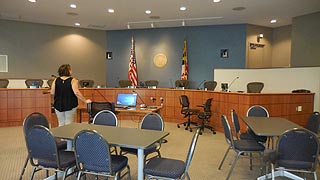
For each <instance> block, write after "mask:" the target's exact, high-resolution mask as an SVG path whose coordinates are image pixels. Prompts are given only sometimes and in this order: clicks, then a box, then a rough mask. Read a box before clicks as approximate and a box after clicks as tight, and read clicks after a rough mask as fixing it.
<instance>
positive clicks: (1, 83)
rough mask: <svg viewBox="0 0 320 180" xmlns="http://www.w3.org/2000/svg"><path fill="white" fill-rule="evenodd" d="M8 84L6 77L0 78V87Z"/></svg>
mask: <svg viewBox="0 0 320 180" xmlns="http://www.w3.org/2000/svg"><path fill="white" fill-rule="evenodd" d="M8 85H9V80H8V79H0V88H7V87H8Z"/></svg>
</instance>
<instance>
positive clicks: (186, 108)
mask: <svg viewBox="0 0 320 180" xmlns="http://www.w3.org/2000/svg"><path fill="white" fill-rule="evenodd" d="M179 102H180V105H181V114H183V115H184V117H183V118H187V121H185V122H183V123H179V124H177V127H178V128H180V125H182V124H183V125H184V126H186V127H185V130H188V129H189V128H190V124H195V125H197V123H196V122H192V121H191V116H192V115H198V114H199V112H200V110H199V109H190V103H189V98H188V96H186V95H181V96H179ZM190 130H191V129H190ZM191 132H192V130H191Z"/></svg>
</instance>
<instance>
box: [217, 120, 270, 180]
mask: <svg viewBox="0 0 320 180" xmlns="http://www.w3.org/2000/svg"><path fill="white" fill-rule="evenodd" d="M221 121H222V126H223V130H224V135H225V138H226V141H227V143H228V144H229V147H228V149H227V152H226V153H225V155H224V157H223V159H222V161H221V163H220V165H219V168H218V169H219V170H220V169H221V167H222V165H223V163H224V161H225V159H226V157H227V155H228V153H229V151H230V149H232V150H233V151H234V152H235V156H234V158H233V159H234V160H233V161H232V162H233V163H232V166H231V169H230V171H229V173H228V175H227V178H226V179H227V180H228V179H229V178H230V176H231V174H232V171H233V169H234V167H235V165H236V163H237V161H238V159H239V157H240V155H242V154H245V153H249V154H250V156H249V158H250V170H252V159H253V157H252V153H258V154H259V156H260V163H261V164H260V165H261V170H262V166H263V153H264V150H265V147H264V146H263V145H262V144H260V143H258V142H256V141H253V140H245V139H239V140H234V139H233V136H232V133H231V128H230V125H229V123H228V120H227V117H226V116H225V115H223V116H221ZM242 157H247V156H242Z"/></svg>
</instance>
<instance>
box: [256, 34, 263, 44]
mask: <svg viewBox="0 0 320 180" xmlns="http://www.w3.org/2000/svg"><path fill="white" fill-rule="evenodd" d="M262 38H263V34H262V33H260V34H259V35H258V36H257V42H260V39H262Z"/></svg>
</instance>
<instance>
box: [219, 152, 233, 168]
mask: <svg viewBox="0 0 320 180" xmlns="http://www.w3.org/2000/svg"><path fill="white" fill-rule="evenodd" d="M230 149H231V148H230V146H229V147H228V149H227V151H226V153H225V154H224V157H223V159H222V161H221V163H220V165H219V168H218V169H219V170H220V169H221V167H222V165H223V163H224V160H225V159H226V157H227V155H228V153H229V151H230Z"/></svg>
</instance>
